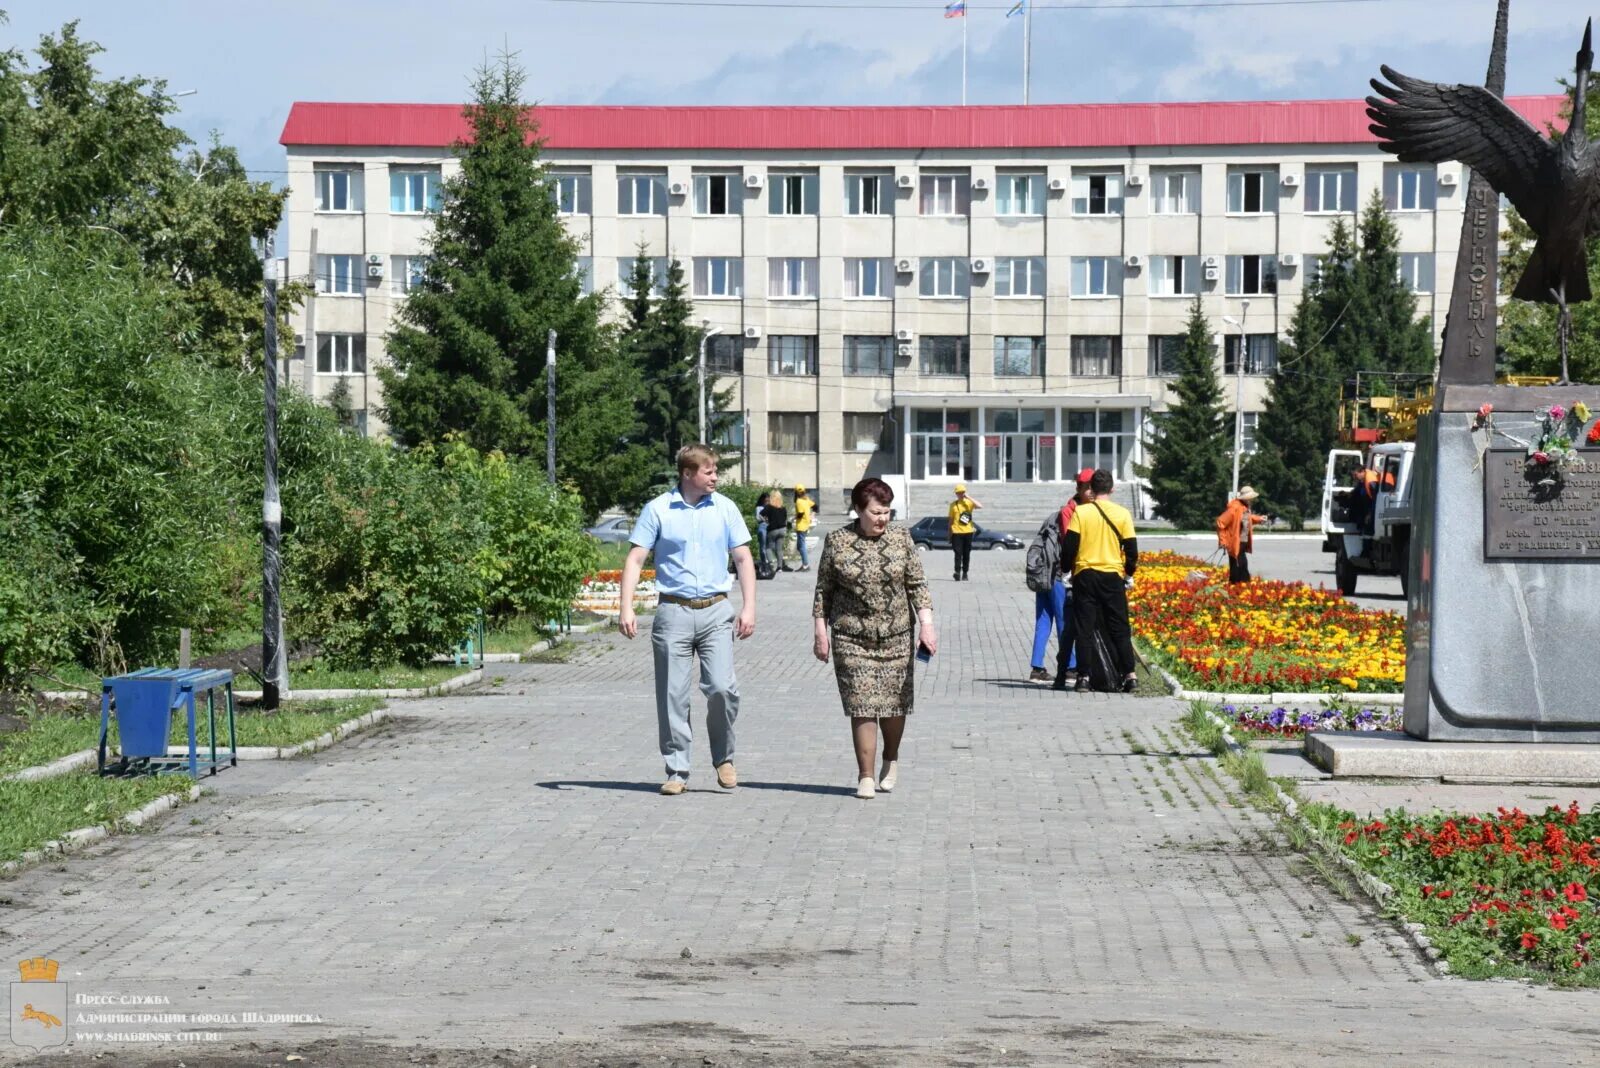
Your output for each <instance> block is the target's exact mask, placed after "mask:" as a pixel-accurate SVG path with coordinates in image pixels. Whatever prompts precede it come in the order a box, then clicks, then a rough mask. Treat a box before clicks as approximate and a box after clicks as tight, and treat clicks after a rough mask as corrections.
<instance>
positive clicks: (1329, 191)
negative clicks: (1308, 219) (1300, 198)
mask: <svg viewBox="0 0 1600 1068" xmlns="http://www.w3.org/2000/svg"><path fill="white" fill-rule="evenodd" d="M1355 210H1356V169H1355V168H1354V167H1307V168H1306V211H1308V212H1324V213H1327V212H1337V211H1344V212H1350V213H1352V214H1353V213H1354V212H1355Z"/></svg>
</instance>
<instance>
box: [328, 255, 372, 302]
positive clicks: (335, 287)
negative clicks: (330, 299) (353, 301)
mask: <svg viewBox="0 0 1600 1068" xmlns="http://www.w3.org/2000/svg"><path fill="white" fill-rule="evenodd" d="M366 273H367V269H366V266H365V264H363V262H362V259H361V257H360V256H318V257H317V292H318V293H326V294H329V295H331V296H346V297H359V296H360V295H361V294H362V292H363V291H364V290H365V289H366V283H365V282H364V281H363V280H362V279H363V278H364V277H365V275H366Z"/></svg>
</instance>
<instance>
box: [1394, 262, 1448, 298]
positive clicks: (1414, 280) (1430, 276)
mask: <svg viewBox="0 0 1600 1068" xmlns="http://www.w3.org/2000/svg"><path fill="white" fill-rule="evenodd" d="M1434 264H1435V260H1434V255H1433V253H1431V252H1402V253H1400V254H1399V255H1397V256H1396V257H1395V274H1396V276H1397V277H1398V278H1399V279H1400V282H1401V284H1402V285H1404V286H1405V287H1406V288H1407V289H1409V290H1411V292H1413V293H1432V292H1433V290H1434V286H1435V285H1437V284H1438V277H1437V276H1436V275H1435V273H1434V270H1435V267H1434Z"/></svg>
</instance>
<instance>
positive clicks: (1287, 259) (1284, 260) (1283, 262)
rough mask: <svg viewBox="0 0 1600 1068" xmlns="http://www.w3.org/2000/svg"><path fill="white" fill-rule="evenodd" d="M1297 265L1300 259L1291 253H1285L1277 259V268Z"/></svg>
mask: <svg viewBox="0 0 1600 1068" xmlns="http://www.w3.org/2000/svg"><path fill="white" fill-rule="evenodd" d="M1299 263H1300V257H1299V256H1296V255H1295V254H1294V253H1293V252H1285V253H1284V254H1283V255H1281V256H1279V257H1278V266H1279V267H1295V266H1298V265H1299Z"/></svg>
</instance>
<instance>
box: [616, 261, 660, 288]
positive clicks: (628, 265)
mask: <svg viewBox="0 0 1600 1068" xmlns="http://www.w3.org/2000/svg"><path fill="white" fill-rule="evenodd" d="M636 258H637V257H635V256H620V257H618V258H617V293H618V295H620V296H624V297H631V296H633V288H632V286H630V285H629V281H628V280H629V279H630V278H631V277H632V276H633V262H634V260H635V259H636ZM647 262H648V263H649V264H650V292H651V293H654V294H655V295H656V296H660V295H661V291H662V290H663V289H665V288H666V285H667V258H666V257H665V256H652V257H650V259H649V260H648V261H647Z"/></svg>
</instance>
